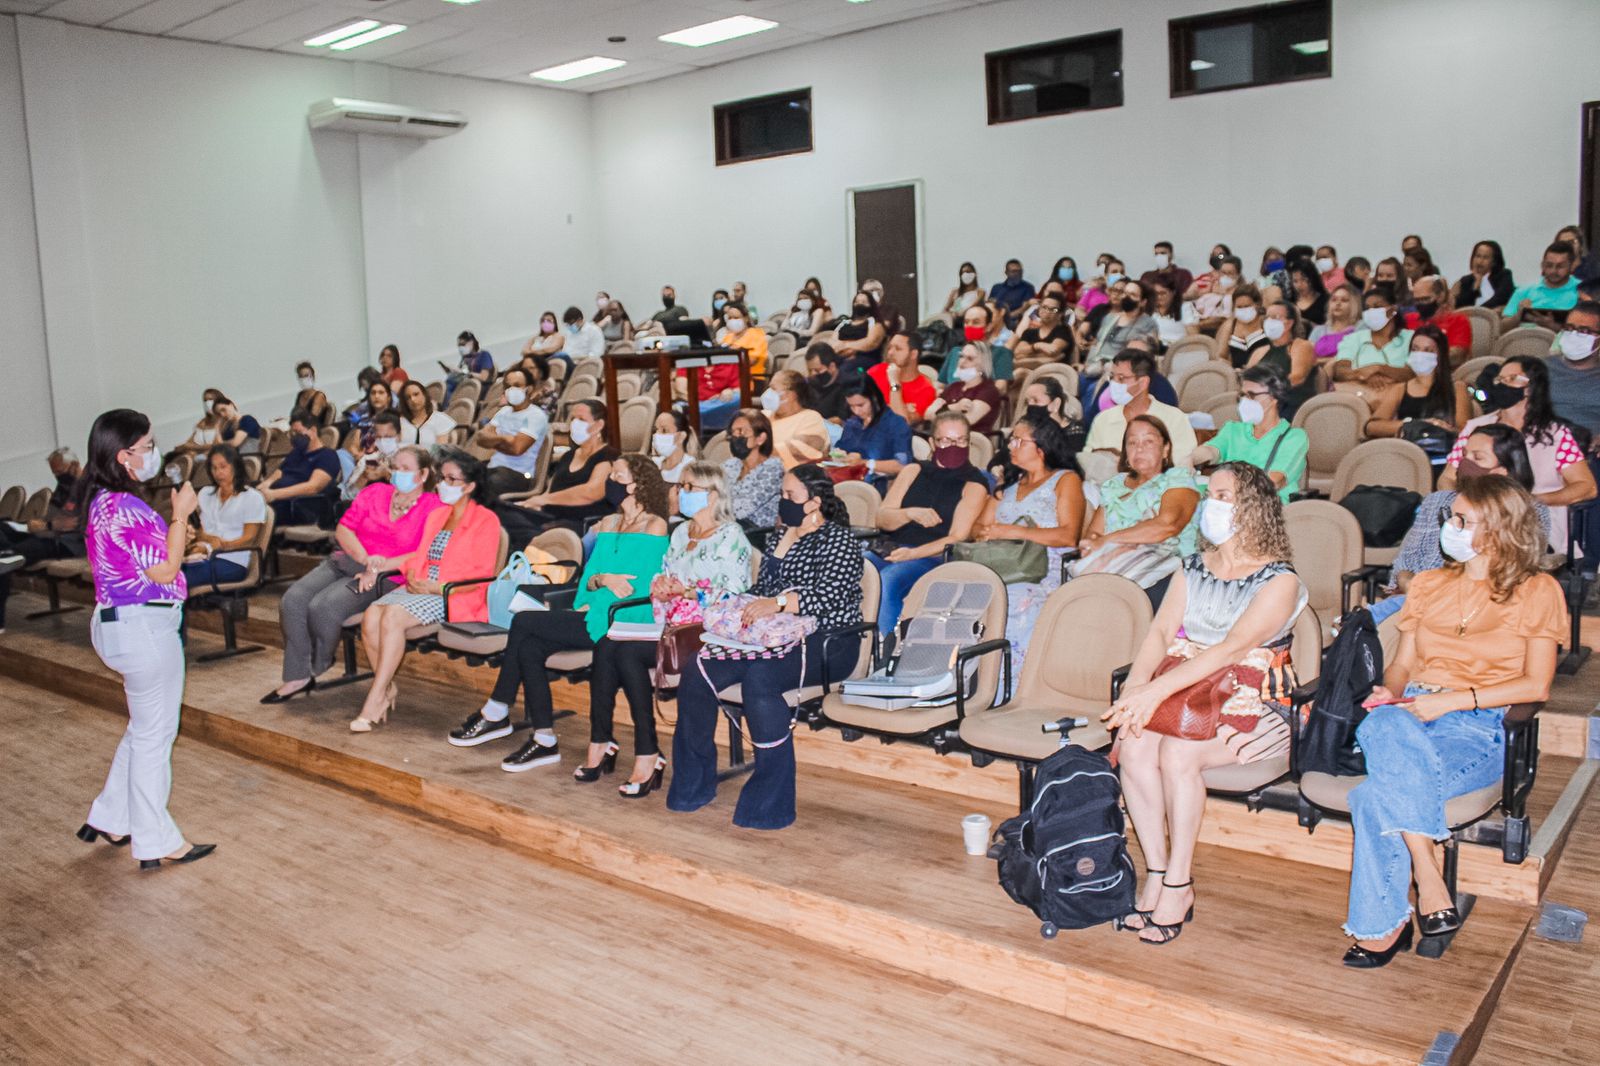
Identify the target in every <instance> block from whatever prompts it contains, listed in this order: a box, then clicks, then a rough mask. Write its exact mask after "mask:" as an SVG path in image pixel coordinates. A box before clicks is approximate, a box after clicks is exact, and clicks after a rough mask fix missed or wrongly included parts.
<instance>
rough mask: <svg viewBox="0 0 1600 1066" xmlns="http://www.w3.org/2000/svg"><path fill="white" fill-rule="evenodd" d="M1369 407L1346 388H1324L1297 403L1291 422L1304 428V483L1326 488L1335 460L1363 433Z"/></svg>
mask: <svg viewBox="0 0 1600 1066" xmlns="http://www.w3.org/2000/svg"><path fill="white" fill-rule="evenodd" d="M1371 418H1372V409H1371V408H1369V407H1368V406H1367V402H1366V401H1365V400H1363V399H1362V398H1361V397H1359V396H1354V395H1351V394H1350V393H1348V392H1325V393H1323V394H1322V395H1320V396H1313V397H1311V399H1309V400H1307V401H1306V402H1305V403H1303V404H1301V405H1300V410H1298V411H1296V412H1295V414H1294V423H1293V424H1294V425H1295V426H1297V427H1299V428H1300V429H1303V430H1305V431H1306V436H1307V437H1308V438H1309V444H1310V448H1309V450H1308V452H1307V454H1306V486H1307V487H1308V488H1314V489H1317V490H1318V491H1324V492H1325V491H1327V489H1328V488H1329V486H1330V485H1331V484H1332V483H1333V475H1334V472H1335V471H1336V470H1338V469H1339V461H1340V460H1342V459H1343V458H1344V457H1345V455H1346V454H1348V453H1349V452H1350V450H1351V449H1353V448H1354V447H1355V446H1356V445H1357V444H1360V443H1361V438H1362V437H1363V436H1365V434H1366V428H1367V422H1368V420H1369V419H1371Z"/></svg>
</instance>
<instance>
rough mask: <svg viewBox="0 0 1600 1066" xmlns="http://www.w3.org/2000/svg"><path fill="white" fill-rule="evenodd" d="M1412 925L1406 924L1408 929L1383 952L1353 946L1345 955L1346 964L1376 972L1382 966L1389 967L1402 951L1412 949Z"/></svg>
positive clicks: (1401, 931) (1356, 945)
mask: <svg viewBox="0 0 1600 1066" xmlns="http://www.w3.org/2000/svg"><path fill="white" fill-rule="evenodd" d="M1411 928H1412V927H1411V923H1410V922H1409V921H1408V922H1406V927H1405V928H1404V929H1402V930H1400V935H1399V936H1397V937H1395V938H1394V943H1393V944H1390V945H1389V946H1388V947H1386V948H1384V949H1383V950H1382V951H1370V950H1368V949H1367V948H1364V947H1362V946H1361V945H1360V944H1351V945H1350V948H1349V950H1347V951H1346V952H1345V953H1344V964H1345V965H1346V966H1349V967H1352V968H1354V969H1357V970H1376V969H1377V968H1378V967H1380V966H1387V965H1389V960H1391V959H1393V958H1394V957H1395V956H1396V955H1398V954H1400V953H1401V952H1402V951H1406V950H1408V949H1409V948H1410V947H1411Z"/></svg>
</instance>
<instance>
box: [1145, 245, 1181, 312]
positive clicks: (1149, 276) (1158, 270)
mask: <svg viewBox="0 0 1600 1066" xmlns="http://www.w3.org/2000/svg"><path fill="white" fill-rule="evenodd" d="M1151 254H1152V255H1153V256H1154V258H1155V263H1156V265H1155V269H1154V270H1146V271H1145V272H1144V273H1143V274H1140V275H1139V284H1140V285H1143V286H1144V287H1145V288H1146V289H1154V288H1155V287H1156V286H1157V285H1161V286H1164V287H1165V288H1167V289H1169V290H1171V291H1172V292H1174V293H1176V294H1177V295H1178V296H1179V297H1180V298H1181V297H1182V295H1183V293H1184V292H1186V291H1187V290H1188V288H1189V286H1191V285H1193V284H1194V275H1193V274H1191V273H1189V272H1188V271H1187V270H1185V269H1184V268H1183V267H1181V266H1179V265H1178V262H1177V259H1176V258H1174V253H1173V249H1172V242H1171V241H1157V242H1156V243H1155V247H1154V248H1153V249H1152V250H1151Z"/></svg>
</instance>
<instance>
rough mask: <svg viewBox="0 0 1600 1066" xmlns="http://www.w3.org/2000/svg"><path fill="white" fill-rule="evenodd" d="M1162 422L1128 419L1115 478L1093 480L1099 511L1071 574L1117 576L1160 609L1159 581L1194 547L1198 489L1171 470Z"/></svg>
mask: <svg viewBox="0 0 1600 1066" xmlns="http://www.w3.org/2000/svg"><path fill="white" fill-rule="evenodd" d="M1175 454H1177V452H1176V449H1174V448H1173V445H1172V437H1171V436H1170V435H1169V432H1168V429H1167V424H1166V423H1165V422H1163V421H1161V420H1160V419H1159V418H1155V417H1153V416H1151V415H1147V414H1146V415H1137V416H1135V417H1134V418H1131V419H1129V420H1128V423H1127V429H1126V430H1124V432H1123V436H1122V455H1121V462H1120V463H1119V464H1118V468H1117V469H1118V472H1117V474H1116V476H1114V477H1111V478H1108V479H1106V480H1105V481H1103V482H1101V483H1100V506H1099V507H1097V508H1096V509H1095V512H1094V517H1093V518H1092V519H1091V520H1090V522H1089V528H1088V530H1087V531H1086V532H1085V533H1084V535H1083V539H1082V540H1080V541H1079V542H1078V547H1079V549H1080V552H1081V556H1080V558H1079V559H1078V560H1077V561H1076V562H1073V563H1072V564H1070V569H1071V572H1072V576H1073V577H1080V576H1082V575H1083V574H1120V575H1121V576H1123V577H1125V578H1127V579H1129V580H1130V581H1134V582H1136V583H1137V584H1138V585H1139V587H1140V588H1143V589H1146V590H1148V591H1149V592H1150V598H1151V600H1152V601H1153V602H1155V603H1156V605H1158V606H1159V605H1160V602H1161V597H1162V595H1163V594H1164V593H1165V591H1166V586H1165V582H1166V580H1167V579H1168V578H1169V577H1171V576H1172V573H1173V571H1175V570H1177V569H1178V567H1179V565H1180V564H1181V563H1182V562H1183V560H1184V559H1186V558H1187V557H1188V556H1190V555H1192V554H1193V553H1194V550H1195V534H1196V532H1197V530H1196V528H1195V524H1194V517H1195V511H1196V508H1197V507H1198V506H1199V504H1200V485H1199V483H1198V482H1197V481H1196V480H1195V477H1194V474H1193V473H1192V472H1191V471H1190V470H1189V469H1188V468H1187V467H1182V466H1176V465H1174V463H1173V456H1174V455H1175Z"/></svg>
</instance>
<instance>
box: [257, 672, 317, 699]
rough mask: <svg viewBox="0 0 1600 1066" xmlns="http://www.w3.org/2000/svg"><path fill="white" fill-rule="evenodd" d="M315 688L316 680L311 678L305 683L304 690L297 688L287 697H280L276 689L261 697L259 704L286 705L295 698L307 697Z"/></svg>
mask: <svg viewBox="0 0 1600 1066" xmlns="http://www.w3.org/2000/svg"><path fill="white" fill-rule="evenodd" d="M316 687H317V679H316V678H314V677H313V678H311V679H310V680H309V681H307V682H306V684H305V687H304V688H297V689H295V690H294V691H293V692H291V693H289V694H288V695H287V696H280V695H278V690H277V689H273V690H272V691H271V692H269V693H267V694H266V695H265V696H262V697H261V702H262V703H267V704H271V703H288V702H289V701H290V700H292V699H294V698H295V697H296V696H309V695H311V692H312V690H313V689H315V688H316Z"/></svg>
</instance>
